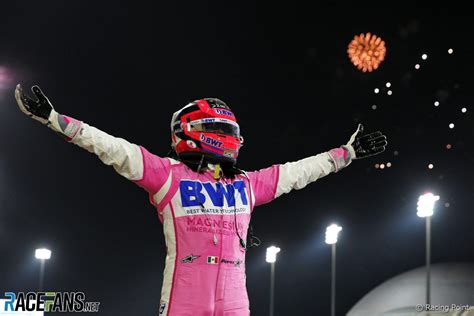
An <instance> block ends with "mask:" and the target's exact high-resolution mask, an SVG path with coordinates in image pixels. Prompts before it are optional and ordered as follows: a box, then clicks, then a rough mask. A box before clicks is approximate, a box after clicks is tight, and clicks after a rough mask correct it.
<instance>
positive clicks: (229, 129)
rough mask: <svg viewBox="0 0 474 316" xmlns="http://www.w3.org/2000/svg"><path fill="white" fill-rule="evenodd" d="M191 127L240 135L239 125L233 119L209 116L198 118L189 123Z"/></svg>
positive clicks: (223, 133) (210, 131)
mask: <svg viewBox="0 0 474 316" xmlns="http://www.w3.org/2000/svg"><path fill="white" fill-rule="evenodd" d="M189 124H190V126H191V129H192V130H193V131H196V132H205V133H214V134H222V135H228V136H234V137H240V128H239V125H238V124H237V123H236V122H234V121H231V120H226V119H218V118H208V119H202V120H196V121H192V122H190V123H189Z"/></svg>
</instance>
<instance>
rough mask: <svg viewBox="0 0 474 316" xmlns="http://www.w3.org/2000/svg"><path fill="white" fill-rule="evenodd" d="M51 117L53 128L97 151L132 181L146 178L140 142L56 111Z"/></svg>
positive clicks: (69, 138) (79, 144)
mask: <svg viewBox="0 0 474 316" xmlns="http://www.w3.org/2000/svg"><path fill="white" fill-rule="evenodd" d="M49 121H50V122H51V123H50V125H49V127H50V128H51V129H52V130H54V131H55V132H58V133H59V134H61V135H62V136H64V137H65V138H66V139H67V140H68V141H70V142H72V143H73V144H76V145H77V146H79V147H82V148H84V149H85V150H87V151H89V152H90V153H94V154H96V155H97V156H98V157H99V159H100V160H101V161H102V162H103V163H104V164H106V165H109V166H112V167H113V168H114V169H115V171H117V173H119V174H120V175H122V176H124V177H125V178H127V179H129V180H132V181H137V180H141V179H142V177H143V158H142V153H141V150H140V147H139V146H137V145H135V144H132V143H129V142H128V141H126V140H125V139H122V138H117V137H114V136H111V135H109V134H107V133H105V132H102V131H101V130H99V129H97V128H95V127H92V126H89V125H87V124H85V123H83V122H80V121H78V120H76V119H73V118H70V117H67V116H65V115H61V114H58V113H57V112H55V111H52V113H51V115H50V118H49Z"/></svg>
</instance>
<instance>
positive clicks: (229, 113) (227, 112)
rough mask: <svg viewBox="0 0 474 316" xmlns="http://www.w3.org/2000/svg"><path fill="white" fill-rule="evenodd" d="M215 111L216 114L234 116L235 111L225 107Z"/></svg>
mask: <svg viewBox="0 0 474 316" xmlns="http://www.w3.org/2000/svg"><path fill="white" fill-rule="evenodd" d="M214 112H216V114H219V115H225V116H230V117H234V113H232V112H231V111H228V110H225V109H214Z"/></svg>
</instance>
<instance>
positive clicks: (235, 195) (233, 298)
mask: <svg viewBox="0 0 474 316" xmlns="http://www.w3.org/2000/svg"><path fill="white" fill-rule="evenodd" d="M53 115H56V116H57V118H56V119H54V120H53V124H52V125H51V128H52V129H53V130H55V131H57V132H59V133H61V134H63V135H64V136H66V138H67V139H68V140H69V141H71V142H72V143H74V144H76V145H78V146H80V147H82V148H84V149H86V150H88V151H90V152H92V153H95V154H96V155H97V156H98V157H99V158H100V159H101V160H102V161H103V162H104V163H105V164H107V165H111V166H113V167H114V168H115V170H116V171H117V172H118V173H119V174H120V175H122V176H124V177H125V178H127V179H129V180H131V181H133V182H135V183H136V184H137V185H139V186H140V187H142V188H143V189H145V190H146V191H147V192H148V194H149V199H150V202H151V203H152V204H153V205H154V206H155V207H156V209H157V210H158V216H159V218H160V221H161V222H162V223H163V230H164V235H165V240H166V248H167V256H166V264H165V270H164V276H163V286H162V292H161V300H160V311H159V315H171V316H246V315H250V310H249V300H248V296H247V290H246V286H245V250H244V248H243V247H242V246H241V245H240V243H239V237H238V236H237V233H236V228H237V230H238V232H239V233H240V236H241V237H242V238H243V240H246V235H247V228H248V226H249V222H250V217H251V214H252V211H253V209H254V207H255V206H258V205H261V204H265V203H268V202H270V201H272V200H273V199H275V198H277V197H278V196H280V195H282V194H284V193H288V192H290V191H291V190H293V189H301V188H303V187H305V186H306V185H307V184H308V183H310V182H313V181H316V180H317V179H319V178H321V177H323V176H325V175H327V174H329V173H331V172H336V171H338V170H339V169H341V168H343V167H345V166H346V165H348V164H349V163H350V161H351V159H350V157H349V154H348V152H347V151H346V150H345V149H343V148H336V149H333V150H331V151H329V152H327V153H322V154H319V155H317V156H313V157H309V158H306V159H303V160H300V161H297V162H292V163H286V164H284V165H274V166H271V167H269V168H266V169H263V170H259V171H255V172H248V173H246V174H243V175H238V176H236V177H235V179H220V180H215V179H214V177H213V171H212V170H208V171H207V172H204V173H201V174H198V173H196V172H193V171H192V170H191V169H189V168H188V167H187V166H186V165H185V164H183V163H181V162H179V161H176V160H174V159H170V158H161V157H158V156H155V155H153V154H151V153H149V152H148V151H147V150H146V149H145V148H143V147H140V146H137V145H135V144H131V143H129V142H127V141H126V140H124V139H121V138H116V137H113V136H110V135H108V134H106V133H104V132H102V131H100V130H98V129H96V128H94V127H92V126H89V125H87V124H85V123H82V122H79V121H77V120H75V119H72V118H69V117H66V116H61V115H58V114H57V113H53ZM209 167H210V169H212V168H213V166H209Z"/></svg>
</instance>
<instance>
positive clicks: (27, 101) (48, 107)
mask: <svg viewBox="0 0 474 316" xmlns="http://www.w3.org/2000/svg"><path fill="white" fill-rule="evenodd" d="M31 91H32V92H33V94H34V95H35V96H36V100H33V99H31V98H30V97H29V96H27V95H26V94H25V93H24V92H23V89H22V88H21V86H20V85H19V84H18V85H17V86H16V89H15V99H16V102H17V103H18V107H19V108H20V110H21V111H22V112H23V113H25V114H26V115H28V116H30V117H31V118H33V119H35V120H37V121H39V122H41V123H42V124H46V125H49V123H50V120H49V119H50V115H51V111H53V110H54V108H53V105H52V104H51V102H49V100H48V98H47V97H46V96H45V95H44V93H43V92H42V91H41V89H40V87H38V86H33V87H31Z"/></svg>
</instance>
